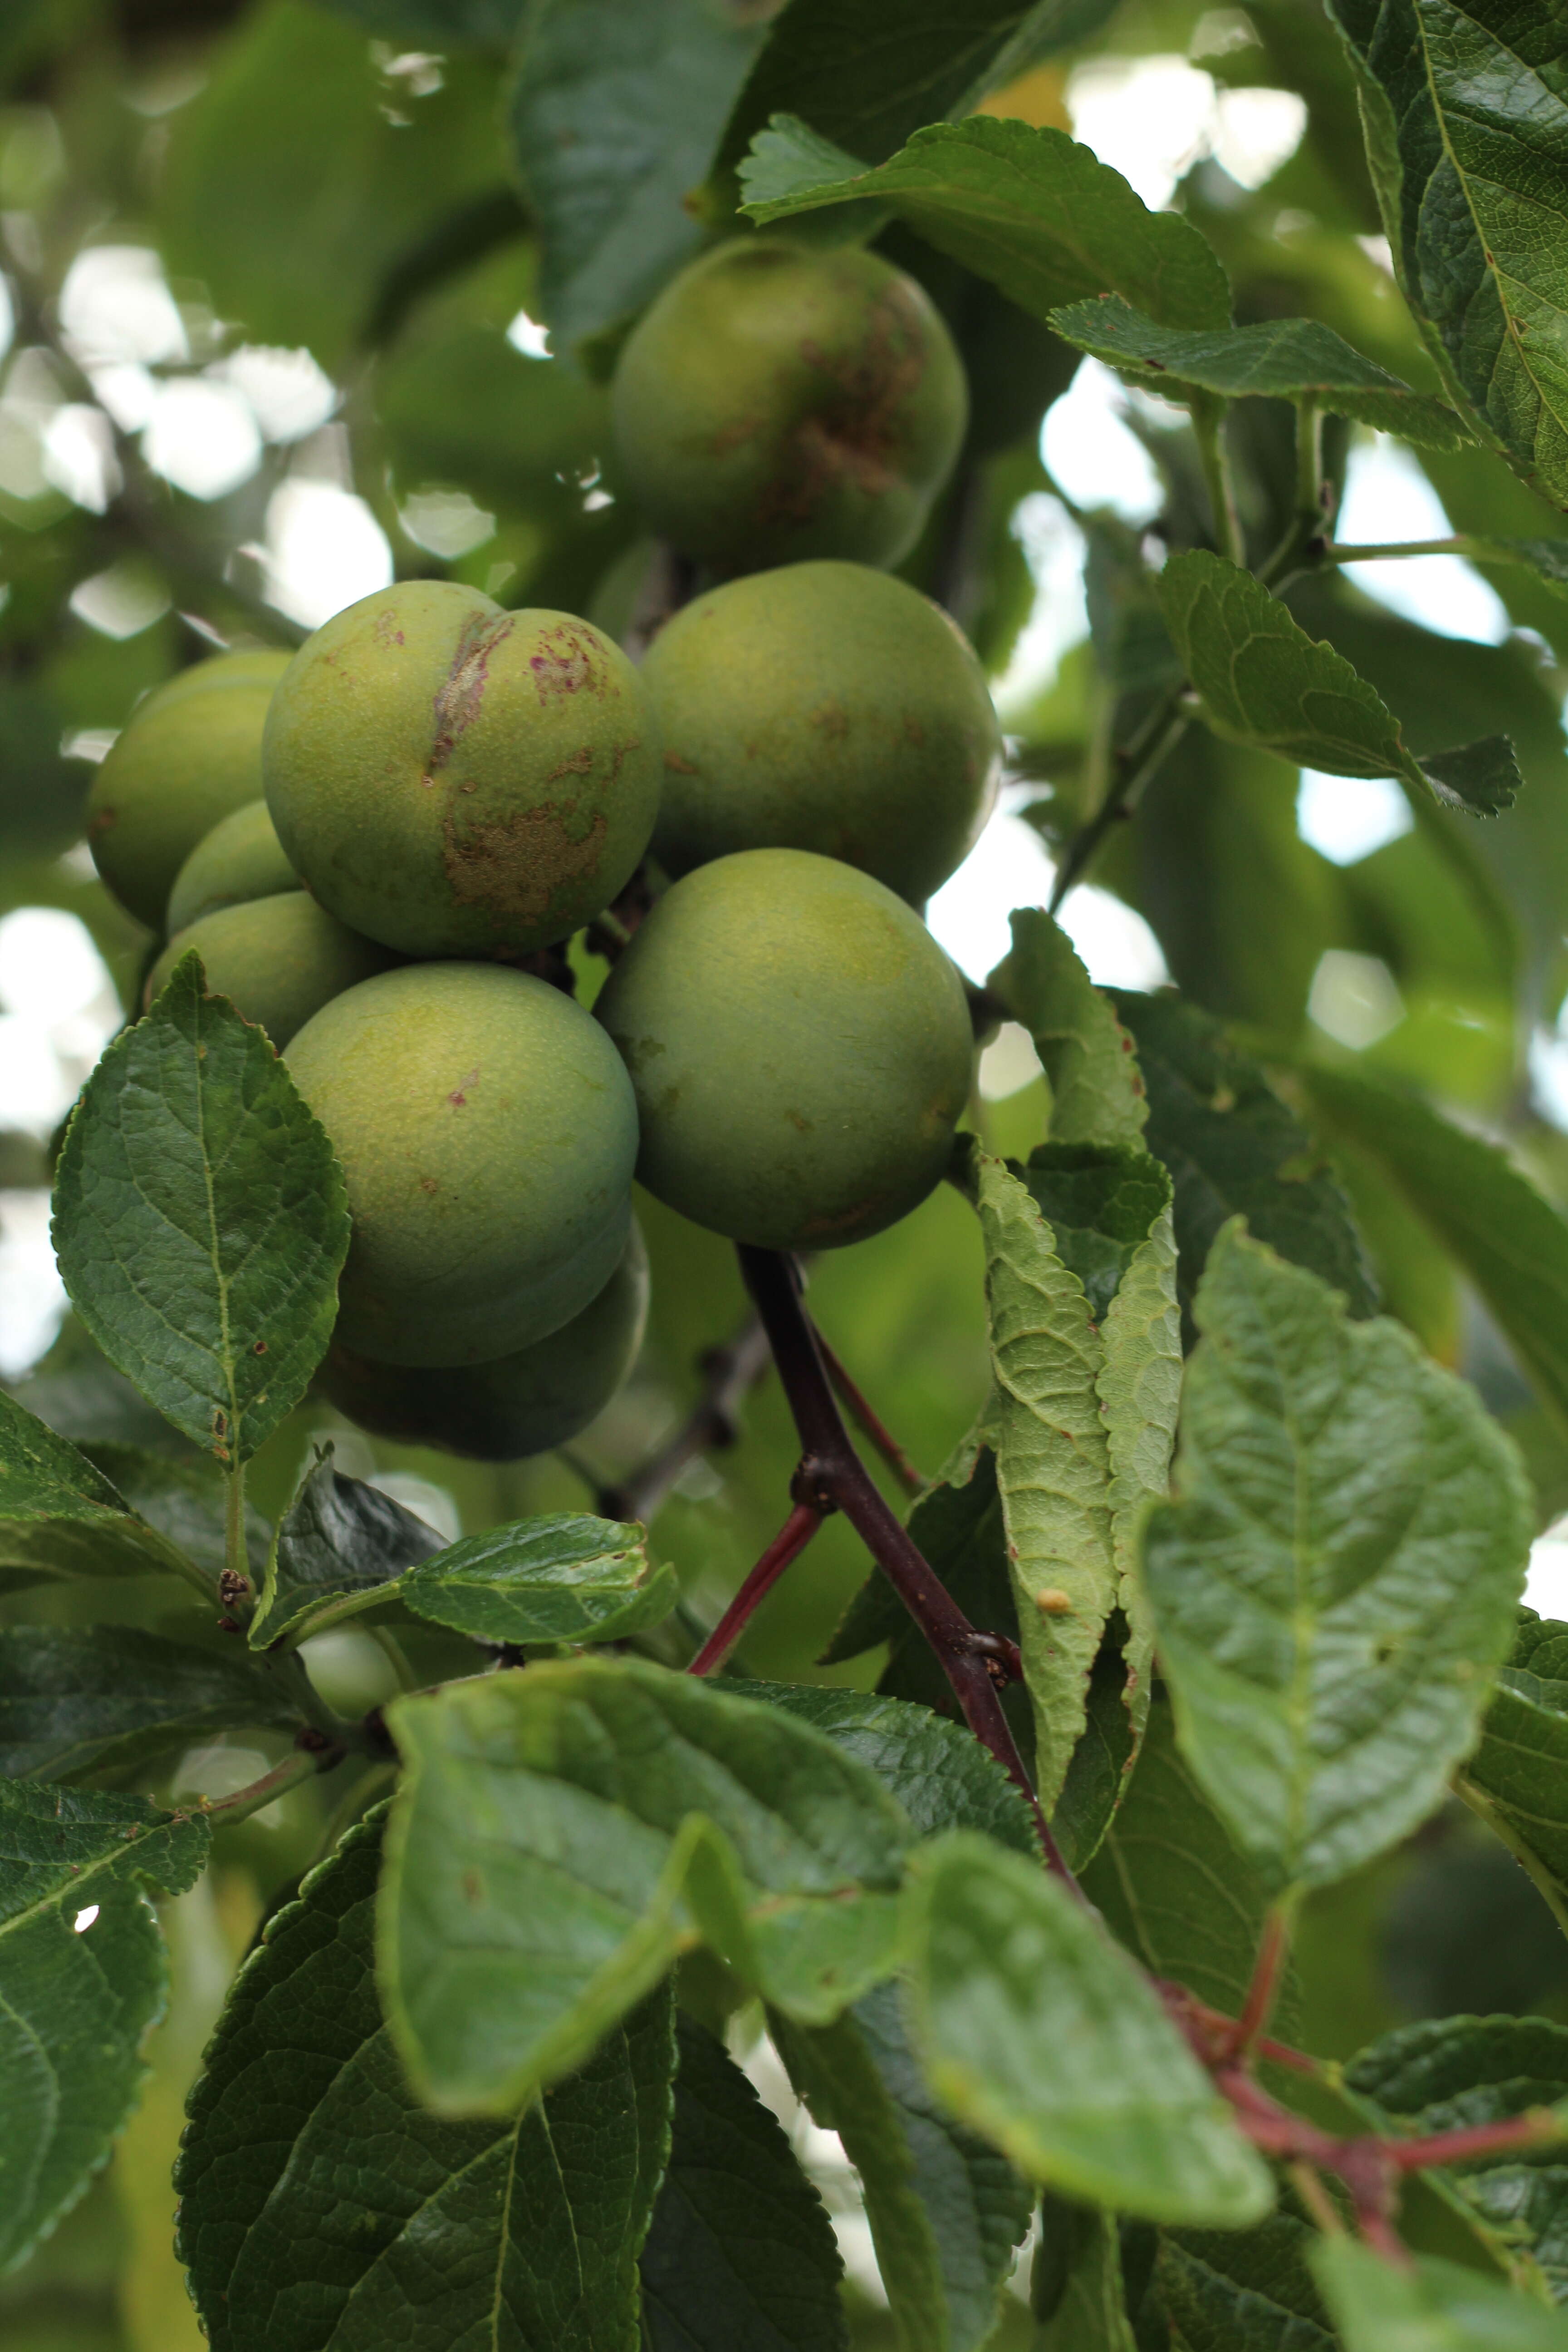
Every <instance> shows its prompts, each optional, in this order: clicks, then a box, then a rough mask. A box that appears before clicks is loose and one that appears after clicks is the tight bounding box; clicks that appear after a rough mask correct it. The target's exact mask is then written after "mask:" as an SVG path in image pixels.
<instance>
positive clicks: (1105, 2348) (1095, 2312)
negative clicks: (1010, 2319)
mask: <svg viewBox="0 0 1568 2352" xmlns="http://www.w3.org/2000/svg"><path fill="white" fill-rule="evenodd" d="M1029 2303H1030V2306H1031V2308H1032V2309H1033V2311H1034V2315H1035V2318H1036V2321H1037V2330H1036V2336H1035V2352H1137V2347H1136V2345H1135V2343H1134V2340H1133V2336H1132V2326H1131V2321H1130V2320H1129V2318H1128V2316H1127V2295H1126V2290H1125V2288H1124V2287H1123V2285H1122V2280H1121V2240H1120V2237H1119V2235H1118V2231H1117V2227H1116V2216H1115V2215H1114V2213H1108V2212H1107V2211H1106V2210H1105V2208H1104V2206H1103V2205H1074V2204H1071V2203H1069V2202H1068V2200H1067V2199H1066V2198H1062V2197H1053V2196H1051V2195H1050V2194H1049V2192H1048V2191H1047V2194H1046V2195H1045V2196H1044V2197H1043V2198H1042V2199H1041V2200H1040V2235H1039V2239H1038V2242H1037V2245H1036V2248H1035V2266H1034V2270H1033V2273H1031V2276H1030V2282H1029Z"/></svg>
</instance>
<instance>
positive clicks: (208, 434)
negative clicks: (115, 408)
mask: <svg viewBox="0 0 1568 2352" xmlns="http://www.w3.org/2000/svg"><path fill="white" fill-rule="evenodd" d="M142 456H143V457H145V458H146V460H147V463H148V465H149V466H151V467H152V468H153V472H154V473H155V474H162V475H163V479H164V480H165V481H166V482H172V483H173V484H174V488H176V489H177V490H184V492H185V494H186V496H187V497H189V498H193V499H221V498H225V497H226V496H227V494H228V492H229V491H230V490H237V488H239V485H240V484H241V482H245V481H248V480H249V478H250V477H251V475H252V474H254V473H255V471H256V468H257V467H258V465H259V464H260V462H261V435H260V432H259V430H258V425H257V422H256V418H255V416H254V415H252V413H251V408H250V404H249V402H248V401H247V400H246V399H244V398H243V397H242V395H241V394H239V393H237V392H236V391H234V390H233V388H232V387H231V386H229V385H227V384H223V383H208V382H207V381H206V380H205V378H203V377H200V376H176V377H175V378H174V381H173V383H163V384H160V385H159V387H158V391H157V395H156V397H155V399H154V401H153V413H152V415H151V416H150V417H149V418H148V420H147V425H146V429H145V431H144V432H143V434H142Z"/></svg>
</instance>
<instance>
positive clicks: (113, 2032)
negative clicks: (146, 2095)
mask: <svg viewBox="0 0 1568 2352" xmlns="http://www.w3.org/2000/svg"><path fill="white" fill-rule="evenodd" d="M207 1834H208V1833H207V1826H206V1823H205V1822H204V1821H200V1820H194V1821H192V1820H182V1819H180V1818H179V1817H177V1816H174V1817H172V1816H170V1815H169V1814H167V1813H161V1812H159V1811H156V1810H155V1809H154V1808H153V1806H152V1805H149V1804H148V1803H146V1801H144V1800H143V1799H142V1798H141V1797H121V1796H109V1795H105V1794H102V1793H101V1792H99V1791H96V1790H91V1791H87V1790H83V1791H78V1790H68V1789H52V1788H43V1787H40V1786H38V1785H37V1784H36V1783H34V1782H31V1781H0V2115H3V2116H4V2117H5V2129H4V2131H3V2132H0V2272H4V2271H6V2270H8V2269H11V2268H13V2267H14V2266H15V2265H16V2263H19V2262H21V2261H22V2260H23V2259H24V2258H25V2256H26V2254H27V2252H29V2250H30V2249H31V2248H32V2246H34V2245H35V2244H36V2243H37V2240H38V2239H39V2238H40V2237H42V2236H44V2235H45V2234H47V2231H49V2230H51V2229H52V2228H53V2227H54V2225H55V2223H56V2222H57V2221H58V2220H59V2218H60V2216H61V2214H62V2213H65V2212H67V2211H68V2210H69V2209H70V2207H71V2206H72V2205H74V2204H75V2202H76V2200H77V2199H78V2198H79V2196H80V2195H81V2192H82V2190H83V2189H85V2188H86V2187H87V2184H88V2181H89V2179H90V2178H91V2176H92V2175H93V2173H94V2172H96V2171H97V2169H98V2168H99V2167H100V2165H101V2164H102V2163H103V2161H104V2159H105V2158H106V2157H107V2156H108V2154H109V2151H110V2147H111V2146H112V2145H113V2142H114V2140H115V2138H116V2137H117V2136H118V2134H119V2133H120V2131H121V2128H122V2127H123V2126H124V2124H125V2122H126V2120H127V2118H128V2116H130V2114H131V2112H132V2108H133V2106H134V2105H135V2104H136V2099H137V2096H138V2095H139V2093H140V2090H141V2086H142V2074H143V2071H144V2069H143V2065H142V2041H143V2039H144V2037H145V2035H146V2032H147V2031H148V2028H149V2027H150V2026H152V2025H153V2023H154V2022H155V2021H156V2020H157V2019H158V2017H159V2016H160V2015H161V2014H162V2012H163V2001H164V1997H165V1992H166V1989H167V1982H168V1964H167V1960H166V1958H165V1954H164V1950H163V1937H162V1936H161V1934H160V1933H159V1928H158V1922H157V1919H156V1917H155V1916H154V1914H153V1908H152V1906H151V1904H150V1903H149V1902H148V1900H147V1897H146V1894H145V1891H144V1890H145V1886H146V1885H148V1884H151V1885H155V1886H159V1887H162V1888H163V1889H164V1890H165V1891H166V1892H167V1893H169V1894H172V1895H174V1894H180V1893H182V1892H183V1891H184V1888H186V1887H187V1886H189V1885H191V1883H192V1882H193V1880H194V1879H195V1876H196V1874H197V1873H198V1872H199V1871H200V1869H201V1867H202V1864H203V1863H204V1862H205V1858H206V1851H207ZM94 1914H96V1916H93V1915H94ZM79 1919H81V1920H82V1922H83V1925H82V1927H81V1931H80V1932H78V1930H77V1921H78V1920H79Z"/></svg>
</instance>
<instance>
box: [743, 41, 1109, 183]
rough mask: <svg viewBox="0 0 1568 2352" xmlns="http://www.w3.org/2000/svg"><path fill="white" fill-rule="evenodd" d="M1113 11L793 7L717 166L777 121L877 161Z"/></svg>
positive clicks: (967, 108) (749, 87)
mask: <svg viewBox="0 0 1568 2352" xmlns="http://www.w3.org/2000/svg"><path fill="white" fill-rule="evenodd" d="M1109 14H1110V9H1109V7H1108V5H1106V0H957V5H954V0H905V5H903V6H901V7H900V10H899V14H898V18H897V21H896V24H895V23H893V22H892V21H891V20H889V17H888V16H887V14H886V12H885V11H884V10H883V9H882V8H881V6H880V5H879V0H791V5H789V6H788V7H787V8H785V10H784V14H783V16H782V17H781V19H780V21H779V22H778V24H777V25H776V26H774V28H773V37H772V38H771V39H770V41H769V42H768V45H767V47H766V48H765V49H764V50H763V54H762V57H761V58H760V59H759V60H758V63H757V65H756V68H754V70H753V72H752V76H751V79H750V80H749V81H748V82H747V84H746V87H745V89H743V90H742V93H741V97H740V100H739V102H738V104H737V106H736V108H735V111H734V114H733V116H732V118H731V121H730V124H729V127H728V129H727V130H726V131H725V133H724V144H723V148H722V150H721V155H720V162H721V164H724V165H731V166H732V165H734V164H736V163H739V162H740V160H741V158H742V155H744V153H745V152H746V149H747V147H748V146H749V145H750V143H751V142H752V139H753V138H754V136H755V135H756V133H757V132H758V131H761V130H762V128H763V124H764V123H766V122H768V121H770V120H771V119H772V117H773V115H775V114H780V113H783V114H793V115H799V116H801V117H803V118H804V120H805V121H806V122H809V123H811V124H813V125H814V126H815V127H816V130H817V131H819V132H820V133H821V134H822V135H823V136H824V137H825V138H826V139H829V140H837V142H839V144H840V145H841V146H844V147H847V148H848V149H849V150H850V152H852V153H854V154H856V155H865V156H868V157H869V158H870V159H871V160H872V161H873V162H875V163H880V162H881V161H882V160H883V159H884V158H885V157H886V156H889V155H890V154H891V153H892V152H893V150H894V149H895V148H896V147H900V146H901V145H902V143H903V142H904V141H905V140H906V139H908V138H909V137H910V133H911V132H912V131H918V130H919V129H920V128H921V124H922V123H929V122H937V121H942V119H943V118H944V117H947V118H953V117H956V116H959V115H963V114H969V113H971V112H972V111H973V109H974V107H975V106H976V105H978V103H979V101H980V100H981V99H982V98H983V97H984V95H985V93H986V91H987V90H990V89H1000V88H1001V86H1002V85H1003V84H1004V83H1005V82H1006V81H1008V80H1010V79H1012V77H1013V76H1014V74H1016V72H1018V71H1019V70H1020V68H1023V67H1024V66H1026V65H1033V64H1034V63H1035V62H1036V60H1037V59H1038V58H1042V57H1046V56H1048V55H1049V54H1050V53H1051V52H1052V51H1053V50H1057V49H1062V48H1068V47H1071V46H1072V45H1073V44H1074V43H1075V42H1078V41H1080V40H1082V39H1083V38H1084V37H1086V35H1088V34H1089V33H1090V32H1092V31H1093V30H1094V29H1095V27H1096V26H1098V25H1099V24H1100V23H1101V22H1102V21H1103V19H1104V18H1105V17H1106V16H1108V15H1109Z"/></svg>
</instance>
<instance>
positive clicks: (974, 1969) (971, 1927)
mask: <svg viewBox="0 0 1568 2352" xmlns="http://www.w3.org/2000/svg"><path fill="white" fill-rule="evenodd" d="M907 1907H908V1911H909V1916H910V1945H909V1960H908V1965H909V1972H910V1979H909V1980H910V2023H911V2027H912V2032H913V2038H914V2043H915V2047H916V2049H917V2050H918V2052H919V2053H920V2055H921V2063H923V2065H924V2067H925V2071H926V2076H927V2079H928V2081H929V2082H930V2084H931V2087H932V2089H933V2090H934V2091H935V2092H936V2093H937V2095H938V2096H939V2097H940V2098H941V2099H942V2100H943V2101H944V2102H945V2104H946V2105H948V2106H949V2107H951V2108H952V2111H953V2113H954V2114H955V2115H956V2116H958V2117H959V2118H960V2120H961V2121H963V2122H964V2123H966V2124H968V2125H969V2126H971V2127H972V2128H973V2130H976V2131H978V2132H980V2133H981V2134H982V2136H983V2137H985V2138H987V2139H989V2140H991V2141H993V2142H994V2145H995V2146H997V2147H1000V2148H1001V2149H1002V2150H1003V2151H1004V2153H1005V2154H1006V2155H1007V2156H1009V2157H1011V2158H1012V2159H1013V2161H1014V2163H1015V2164H1016V2165H1017V2167H1018V2168H1019V2170H1020V2171H1022V2172H1025V2173H1026V2174H1028V2175H1029V2177H1030V2178H1032V2179H1037V2180H1039V2181H1041V2182H1043V2183H1044V2184H1045V2185H1046V2186H1047V2187H1048V2188H1052V2189H1059V2190H1060V2191H1061V2192H1062V2193H1063V2194H1064V2195H1066V2196H1069V2197H1075V2198H1079V2199H1080V2200H1087V2201H1089V2202H1091V2203H1095V2204H1106V2205H1112V2206H1115V2207H1116V2208H1117V2209H1118V2210H1121V2211H1123V2212H1128V2213H1136V2214H1143V2215H1146V2216H1147V2217H1148V2218H1149V2219H1150V2220H1152V2221H1194V2222H1208V2223H1212V2224H1214V2225H1215V2226H1222V2227H1237V2226H1239V2225H1240V2224H1242V2223H1244V2222H1247V2221H1256V2220H1257V2219H1258V2216H1259V2215H1260V2214H1261V2213H1263V2212H1265V2211H1267V2210H1268V2205H1269V2203H1270V2201H1271V2195H1272V2191H1271V2188H1270V2184H1269V2179H1268V2173H1267V2171H1266V2170H1265V2168H1264V2167H1263V2165H1262V2163H1261V2162H1260V2161H1259V2159H1258V2157H1257V2156H1256V2155H1255V2154H1254V2153H1253V2151H1252V2149H1251V2148H1250V2147H1248V2145H1247V2142H1246V2140H1245V2139H1243V2137H1242V2136H1241V2134H1240V2132H1239V2130H1238V2129H1237V2126H1236V2124H1235V2122H1234V2120H1233V2119H1232V2116H1231V2113H1230V2110H1229V2108H1228V2107H1227V2106H1226V2105H1225V2103H1224V2101H1223V2100H1221V2099H1220V2097H1219V2095H1218V2094H1217V2093H1216V2092H1215V2090H1214V2088H1213V2086H1212V2085H1211V2084H1210V2082H1209V2080H1208V2077H1207V2076H1206V2075H1205V2073H1204V2072H1203V2069H1202V2068H1201V2067H1200V2066H1199V2064H1198V2063H1197V2060H1196V2059H1195V2058H1194V2056H1193V2054H1192V2053H1191V2051H1190V2050H1189V2049H1188V2048H1187V2045H1186V2043H1185V2042H1184V2041H1183V2039H1182V2037H1181V2035H1180V2033H1179V2032H1177V2030H1176V2028H1175V2026H1174V2025H1173V2024H1172V2022H1171V2021H1170V2019H1169V2018H1168V2017H1167V2016H1166V2014H1165V2011H1164V2010H1163V2007H1162V2006H1161V2003H1160V2000H1159V1997H1158V1995H1157V1994H1156V1993H1155V1991H1154V1990H1153V1988H1152V1986H1151V1985H1150V1984H1149V1982H1148V1980H1147V1979H1145V1978H1144V1977H1143V1976H1142V1973H1141V1972H1140V1971H1139V1970H1138V1969H1137V1968H1136V1967H1135V1966H1134V1965H1133V1963H1132V1961H1131V1959H1129V1958H1127V1956H1126V1955H1125V1954H1124V1953H1123V1952H1121V1949H1120V1948H1119V1947H1117V1946H1116V1945H1114V1944H1112V1943H1111V1941H1110V1938H1109V1937H1108V1936H1107V1935H1106V1933H1105V1931H1104V1929H1103V1928H1102V1927H1101V1926H1100V1922H1099V1920H1098V1919H1097V1918H1096V1916H1094V1914H1093V1913H1092V1912H1091V1911H1089V1909H1087V1908H1086V1907H1084V1906H1081V1905H1080V1904H1079V1902H1078V1901H1076V1899H1075V1898H1074V1896H1073V1895H1070V1894H1069V1893H1068V1891H1067V1889H1066V1888H1065V1887H1064V1886H1063V1885H1062V1884H1061V1883H1060V1881H1059V1880H1057V1879H1053V1878H1050V1877H1047V1874H1045V1873H1044V1872H1043V1871H1041V1870H1039V1869H1037V1868H1036V1867H1035V1866H1033V1865H1032V1864H1028V1863H1026V1862H1025V1861H1023V1860H1022V1859H1021V1858H1020V1857H1019V1856H1018V1855H1016V1854H1010V1853H1003V1852H1002V1851H1001V1850H1000V1849H999V1848H998V1847H996V1846H994V1845H993V1844H991V1843H989V1842H988V1841H986V1840H984V1839H981V1838H977V1837H974V1836H972V1835H970V1834H968V1833H966V1832H953V1833H952V1835H950V1836H948V1837H944V1838H942V1839H939V1840H938V1841H937V1842H936V1843H934V1844H932V1845H928V1846H924V1847H922V1848H921V1851H920V1853H918V1854H917V1855H916V1856H915V1857H913V1858H912V1860H911V1864H910V1892H909V1896H908V1898H907Z"/></svg>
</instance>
